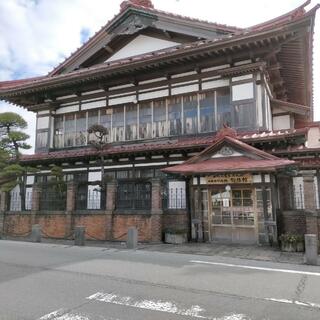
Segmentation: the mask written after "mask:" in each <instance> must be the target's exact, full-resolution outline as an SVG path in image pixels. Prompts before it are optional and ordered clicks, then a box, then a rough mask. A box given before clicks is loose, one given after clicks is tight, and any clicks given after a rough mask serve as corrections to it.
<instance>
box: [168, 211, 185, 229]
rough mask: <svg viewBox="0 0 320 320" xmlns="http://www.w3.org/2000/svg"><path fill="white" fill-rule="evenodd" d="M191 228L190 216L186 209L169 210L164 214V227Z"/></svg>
mask: <svg viewBox="0 0 320 320" xmlns="http://www.w3.org/2000/svg"><path fill="white" fill-rule="evenodd" d="M170 228H173V229H185V230H188V229H189V218H188V214H187V211H186V210H167V211H165V213H164V214H163V229H164V230H165V229H170Z"/></svg>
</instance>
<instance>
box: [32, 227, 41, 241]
mask: <svg viewBox="0 0 320 320" xmlns="http://www.w3.org/2000/svg"><path fill="white" fill-rule="evenodd" d="M31 241H32V242H41V226H40V225H39V224H34V225H32V229H31Z"/></svg>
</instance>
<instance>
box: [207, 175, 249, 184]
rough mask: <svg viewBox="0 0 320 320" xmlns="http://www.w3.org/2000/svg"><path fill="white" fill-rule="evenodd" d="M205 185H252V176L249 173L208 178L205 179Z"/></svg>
mask: <svg viewBox="0 0 320 320" xmlns="http://www.w3.org/2000/svg"><path fill="white" fill-rule="evenodd" d="M206 179H207V184H233V183H252V182H253V180H252V175H251V174H249V173H244V174H242V173H230V174H229V173H227V174H219V175H214V176H209V177H207V178H206Z"/></svg>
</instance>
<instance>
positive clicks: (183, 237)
mask: <svg viewBox="0 0 320 320" xmlns="http://www.w3.org/2000/svg"><path fill="white" fill-rule="evenodd" d="M164 235H165V237H164V241H165V243H171V244H182V243H186V242H187V230H185V229H174V228H168V229H166V230H165V232H164Z"/></svg>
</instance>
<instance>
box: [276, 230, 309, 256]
mask: <svg viewBox="0 0 320 320" xmlns="http://www.w3.org/2000/svg"><path fill="white" fill-rule="evenodd" d="M279 240H280V243H281V250H282V251H285V252H303V251H304V239H303V236H302V235H298V234H292V233H284V234H282V235H281V236H280V237H279Z"/></svg>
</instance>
